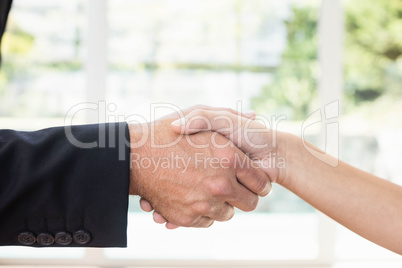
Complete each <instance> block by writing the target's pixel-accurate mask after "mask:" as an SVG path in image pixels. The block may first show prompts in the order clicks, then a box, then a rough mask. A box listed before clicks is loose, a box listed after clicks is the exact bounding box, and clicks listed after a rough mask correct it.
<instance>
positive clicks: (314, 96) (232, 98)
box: [0, 0, 402, 267]
mask: <svg viewBox="0 0 402 268" xmlns="http://www.w3.org/2000/svg"><path fill="white" fill-rule="evenodd" d="M397 8H398V7H396V6H395V7H393V6H391V4H388V3H386V2H384V1H380V0H376V1H369V2H367V1H366V2H365V1H364V0H354V1H345V3H344V7H343V9H342V7H341V5H340V1H333V0H322V1H319V0H286V1H267V0H221V1H213V0H187V1H179V0H168V1H167V0H152V1H151V0H114V1H107V0H70V1H50V0H14V5H13V9H12V13H11V15H10V18H9V23H8V28H7V33H6V36H5V37H4V44H3V48H2V49H3V66H2V72H1V75H0V128H14V129H30V130H33V129H38V128H43V127H47V126H55V125H63V124H64V123H65V115H66V114H67V113H68V111H69V110H70V109H71V108H72V107H74V106H75V105H77V104H79V103H83V102H88V101H90V102H96V103H97V102H98V101H102V103H101V104H102V105H105V106H104V107H105V113H106V115H113V116H115V118H117V115H126V116H127V115H131V114H138V115H140V116H142V117H144V118H146V119H148V120H150V119H151V118H152V114H151V111H150V105H151V104H152V103H167V104H172V105H176V106H178V107H182V108H184V107H187V106H191V105H194V104H199V103H203V104H208V105H212V106H227V107H232V108H237V109H242V110H243V111H246V110H248V109H251V108H252V109H255V110H257V112H258V113H261V114H265V115H282V114H285V115H286V117H287V119H286V120H283V121H281V122H280V123H279V128H280V129H281V128H282V129H284V130H286V131H290V132H294V133H295V134H297V135H300V128H301V125H302V122H303V120H305V119H306V118H307V117H308V116H309V115H310V114H311V113H313V112H314V111H316V110H317V109H319V108H320V107H321V106H323V105H326V104H329V103H330V102H332V101H334V100H337V101H340V105H341V107H343V113H344V115H343V116H342V117H341V118H340V119H339V121H340V134H341V142H340V150H339V151H340V158H341V159H343V160H345V161H347V162H350V163H351V164H354V165H356V166H358V167H360V168H363V169H366V170H368V171H370V172H374V173H376V174H378V175H380V176H382V177H385V178H387V179H391V180H393V181H395V182H398V183H401V181H400V180H399V181H398V178H399V179H400V178H402V170H401V169H400V167H399V165H398V162H396V161H395V159H402V145H401V144H395V143H391V141H395V140H398V139H397V138H396V137H398V136H399V135H401V126H400V125H395V123H396V124H399V123H400V121H401V120H398V119H399V118H400V114H401V112H402V111H401V108H400V107H402V106H401V105H400V102H401V99H402V98H401V95H400V92H402V91H401V90H400V89H401V88H400V84H402V83H401V82H402V76H401V73H402V68H401V62H400V61H401V60H400V58H401V57H399V59H398V57H397V56H396V55H397V54H395V53H396V52H395V51H398V49H394V47H388V48H387V46H386V45H387V44H394V43H396V47H398V46H400V45H401V44H400V43H401V42H402V41H401V40H402V39H401V37H400V35H399V32H398V29H399V28H397V27H400V26H392V25H394V23H396V22H398V23H400V22H399V20H400V18H399V17H400V14H399V13H395V14H393V16H394V17H392V16H385V17H381V16H384V14H388V13H381V12H380V11H382V10H387V12H393V10H398V9H397ZM399 10H400V9H399ZM367 12H368V13H367ZM367 14H369V15H367ZM398 14H399V15H398ZM398 16H399V17H398ZM342 17H344V20H345V29H343V24H342V23H343V18H342ZM385 18H386V25H385V26H387V25H388V26H389V27H388V26H387V27H385V26H384V27H385V30H381V31H380V30H378V29H377V28H375V27H372V26H373V25H376V24H377V23H380V21H381V22H382V21H384V19H385ZM387 23H388V24H387ZM391 24H392V25H391ZM361 25H367V27H363V26H361ZM397 25H402V24H397ZM395 27H396V28H395ZM395 29H397V30H395ZM360 30H362V32H360ZM356 31H358V32H356ZM378 32H384V36H382V37H381V38H380V40H381V41H382V43H381V45H378V46H379V47H374V48H372V50H374V51H378V49H379V48H380V49H384V50H383V51H382V52H383V54H384V55H382V58H379V57H378V56H376V55H375V53H374V52H373V51H370V50H369V49H368V48H366V47H365V46H362V45H361V44H360V43H361V42H362V41H364V42H367V44H370V45H372V43H373V42H371V41H370V40H372V39H370V38H372V35H373V33H374V34H376V33H378ZM388 32H389V34H388V35H387V34H386V33H388ZM343 37H344V39H345V46H344V57H343V58H344V64H343V67H344V68H343V69H344V82H343V78H342V60H341V57H342V51H343V45H342V38H343ZM367 40H368V41H367ZM391 41H392V42H391ZM398 42H399V43H398ZM364 44H366V43H364ZM359 45H360V47H359ZM382 45H384V46H382ZM400 47H402V46H400ZM391 52H392V53H391ZM401 54H402V53H401ZM398 56H399V54H398ZM390 57H391V58H390ZM361 59H364V63H365V64H362V62H361ZM373 66H374V67H375V68H373ZM379 78H380V79H379ZM370 85H373V86H374V88H370V87H369V86H370ZM343 88H344V91H343V92H342V89H343ZM109 104H111V105H112V106H108V105H109ZM373 107H375V109H374V110H373ZM112 108H115V109H112ZM98 112H99V111H98ZM165 112H169V111H167V110H166V109H165V110H163V111H158V114H160V115H162V114H163V113H165ZM373 115H375V116H374V118H375V121H373ZM106 118H107V117H106ZM268 118H269V117H268ZM33 119H34V120H33ZM70 119H71V118H70ZM104 119H105V118H103V119H101V118H99V113H83V112H80V113H77V114H76V116H75V117H74V118H72V122H73V123H74V124H80V123H86V122H98V121H99V120H101V121H102V120H104ZM356 122H359V124H358V125H357V124H356ZM373 122H375V124H373ZM306 134H307V135H308V139H310V140H311V141H312V142H314V143H319V141H320V130H319V129H309V130H308V131H307V132H306ZM395 148H398V149H397V150H395ZM362 155H363V156H364V157H361V156H362ZM128 239H129V247H128V248H127V249H31V248H18V247H14V248H7V247H5V248H1V249H0V264H30V265H31V264H49V265H52V264H54V265H56V264H59V263H60V260H63V263H65V264H76V265H120V266H164V265H165V266H166V265H168V266H176V265H178V266H221V265H222V266H232V265H236V266H237V265H243V266H245V267H249V266H250V265H271V264H272V265H288V266H294V267H297V266H299V265H311V266H324V265H327V266H328V267H329V266H331V265H332V264H334V263H335V264H337V265H339V267H345V266H342V263H347V262H349V261H367V260H370V261H372V260H375V261H377V262H376V264H377V265H378V264H379V263H380V261H383V260H384V261H388V260H394V261H396V262H400V261H401V259H400V257H399V256H396V254H393V253H390V252H389V251H387V250H384V249H381V248H380V247H377V246H375V245H373V244H372V243H370V242H368V241H366V240H364V239H362V238H360V237H358V236H356V235H354V234H353V233H351V232H350V231H347V230H346V229H344V228H341V227H339V225H337V224H335V223H334V222H333V221H332V220H330V219H328V218H327V217H326V216H323V215H322V214H320V213H318V212H316V211H315V210H314V209H313V208H312V207H310V206H309V205H307V204H306V203H305V202H304V201H302V200H300V199H299V198H298V197H297V196H295V195H293V194H292V193H289V192H288V191H287V190H285V189H283V188H281V187H280V186H277V185H275V187H274V190H273V193H272V194H271V195H270V196H269V197H267V198H264V199H262V200H261V201H260V204H259V206H258V208H257V210H256V211H255V212H253V213H242V212H240V211H237V213H236V216H235V217H234V219H232V220H231V221H229V222H227V223H215V224H214V225H213V226H212V227H211V228H209V229H205V230H201V229H185V228H181V229H178V230H175V231H168V230H165V228H164V227H163V226H160V225H157V224H154V223H153V221H152V216H151V215H150V214H147V213H143V212H141V210H140V209H139V206H138V198H137V197H131V198H130V208H129V228H128ZM363 249H364V250H363ZM380 265H381V264H380ZM399 265H400V264H399Z"/></svg>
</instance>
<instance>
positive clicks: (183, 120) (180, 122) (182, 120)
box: [172, 117, 186, 127]
mask: <svg viewBox="0 0 402 268" xmlns="http://www.w3.org/2000/svg"><path fill="white" fill-rule="evenodd" d="M185 124H186V118H185V117H182V118H180V119H177V120H175V121H173V122H172V125H175V126H177V127H180V126H184V125H185Z"/></svg>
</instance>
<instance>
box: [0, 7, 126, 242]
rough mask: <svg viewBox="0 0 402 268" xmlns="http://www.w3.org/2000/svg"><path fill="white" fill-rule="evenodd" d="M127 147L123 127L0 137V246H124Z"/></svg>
mask: <svg viewBox="0 0 402 268" xmlns="http://www.w3.org/2000/svg"><path fill="white" fill-rule="evenodd" d="M11 2H12V1H11V0H0V33H1V34H3V32H4V29H5V25H6V21H7V15H8V12H9V9H10V7H11ZM69 130H71V131H69ZM74 141H76V142H75V143H74ZM77 141H79V142H81V143H85V144H87V145H88V144H91V146H86V147H90V148H80V146H76V145H77ZM128 141H129V133H128V127H127V124H126V123H118V124H106V125H86V126H74V127H71V128H67V132H66V131H65V128H64V127H60V128H51V129H44V130H40V131H36V132H17V131H12V130H0V245H26V246H39V247H40V246H52V247H57V246H69V247H76V246H87V247H124V246H126V227H127V208H128V194H129V192H128V189H129V170H130V168H129V148H128V147H127V142H128ZM93 142H95V143H93ZM81 145H82V144H81ZM81 147H82V146H81Z"/></svg>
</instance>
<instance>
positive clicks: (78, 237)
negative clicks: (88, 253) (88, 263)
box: [73, 230, 91, 245]
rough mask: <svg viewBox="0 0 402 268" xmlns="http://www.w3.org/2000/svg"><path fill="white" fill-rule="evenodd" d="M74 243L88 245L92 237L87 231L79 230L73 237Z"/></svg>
mask: <svg viewBox="0 0 402 268" xmlns="http://www.w3.org/2000/svg"><path fill="white" fill-rule="evenodd" d="M73 237H74V241H75V242H76V243H77V244H80V245H86V244H88V243H89V242H90V241H91V235H90V234H89V233H88V232H87V231H85V230H79V231H77V232H75V233H74V235H73Z"/></svg>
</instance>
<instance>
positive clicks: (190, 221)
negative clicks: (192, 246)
mask: <svg viewBox="0 0 402 268" xmlns="http://www.w3.org/2000/svg"><path fill="white" fill-rule="evenodd" d="M177 222H178V225H180V226H184V227H191V226H193V225H194V222H195V219H194V218H193V217H191V216H182V217H180V218H179V219H178V221H177Z"/></svg>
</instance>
